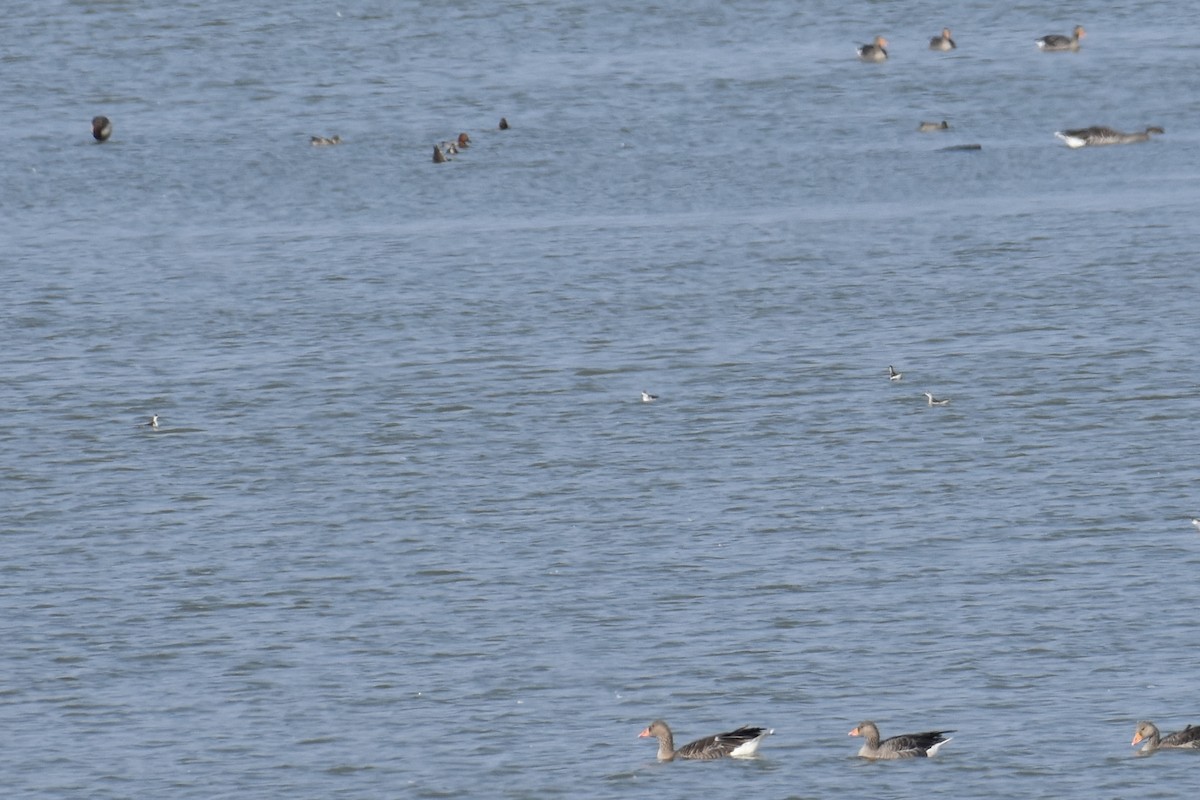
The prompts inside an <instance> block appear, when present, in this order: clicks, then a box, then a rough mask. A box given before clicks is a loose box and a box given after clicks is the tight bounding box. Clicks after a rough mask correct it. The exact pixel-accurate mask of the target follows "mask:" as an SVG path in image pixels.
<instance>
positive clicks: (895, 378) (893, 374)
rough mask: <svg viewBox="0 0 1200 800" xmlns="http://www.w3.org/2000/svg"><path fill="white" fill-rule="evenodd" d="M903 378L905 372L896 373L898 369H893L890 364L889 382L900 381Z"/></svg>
mask: <svg viewBox="0 0 1200 800" xmlns="http://www.w3.org/2000/svg"><path fill="white" fill-rule="evenodd" d="M903 377H904V373H903V372H896V368H895V367H893V366H892V365H891V364H888V380H889V381H898V380H900V379H901V378H903Z"/></svg>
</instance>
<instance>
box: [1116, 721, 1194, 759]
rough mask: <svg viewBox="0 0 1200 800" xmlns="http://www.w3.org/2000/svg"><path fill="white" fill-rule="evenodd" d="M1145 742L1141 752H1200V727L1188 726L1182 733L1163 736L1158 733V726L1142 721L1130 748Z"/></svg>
mask: <svg viewBox="0 0 1200 800" xmlns="http://www.w3.org/2000/svg"><path fill="white" fill-rule="evenodd" d="M1141 741H1145V742H1146V743H1145V744H1144V745H1142V749H1141V750H1140V751H1139V752H1142V753H1147V754H1149V753H1153V752H1154V751H1155V750H1158V749H1159V748H1166V747H1172V748H1181V749H1186V750H1200V727H1196V726H1195V725H1188V726H1187V727H1186V728H1184V729H1183V730H1181V731H1175V732H1174V733H1168V734H1167V735H1166V736H1163V735H1162V734H1161V733H1159V732H1158V726H1157V725H1155V724H1154V723H1153V722H1149V721H1147V720H1142V721H1141V722H1139V723H1138V724H1137V728H1136V729H1135V730H1134V732H1133V741H1132V742H1130V746H1131V747H1132V746H1135V745H1137V743H1138V742H1141Z"/></svg>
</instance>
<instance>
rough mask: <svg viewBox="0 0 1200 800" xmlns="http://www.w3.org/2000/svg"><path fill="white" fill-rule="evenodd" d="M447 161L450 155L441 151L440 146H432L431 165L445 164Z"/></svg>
mask: <svg viewBox="0 0 1200 800" xmlns="http://www.w3.org/2000/svg"><path fill="white" fill-rule="evenodd" d="M449 160H450V154H449V153H448V152H446V150H444V149H442V145H440V144H435V145H434V146H433V163H435V164H445V163H446V162H447V161H449Z"/></svg>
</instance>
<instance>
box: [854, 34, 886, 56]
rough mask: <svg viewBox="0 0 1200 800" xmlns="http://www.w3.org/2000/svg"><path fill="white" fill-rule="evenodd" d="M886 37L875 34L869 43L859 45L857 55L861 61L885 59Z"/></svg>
mask: <svg viewBox="0 0 1200 800" xmlns="http://www.w3.org/2000/svg"><path fill="white" fill-rule="evenodd" d="M887 43H888V41H887V39H885V38H883V37H882V36H876V37H875V41H874V42H873V43H871V44H864V45H860V46H859V48H858V57H859V58H861V59H862V60H863V61H887Z"/></svg>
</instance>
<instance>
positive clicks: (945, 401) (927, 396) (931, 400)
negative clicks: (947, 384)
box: [925, 392, 950, 406]
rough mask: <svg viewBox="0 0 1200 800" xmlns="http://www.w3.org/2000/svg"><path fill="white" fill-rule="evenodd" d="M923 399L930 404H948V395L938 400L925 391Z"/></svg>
mask: <svg viewBox="0 0 1200 800" xmlns="http://www.w3.org/2000/svg"><path fill="white" fill-rule="evenodd" d="M925 399H926V400H928V401H929V405H931V406H948V405H950V398H949V397H943V398H942V399H940V400H939V399H938V398H936V397H934V396H933V395H932V394H931V393H929V392H925Z"/></svg>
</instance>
